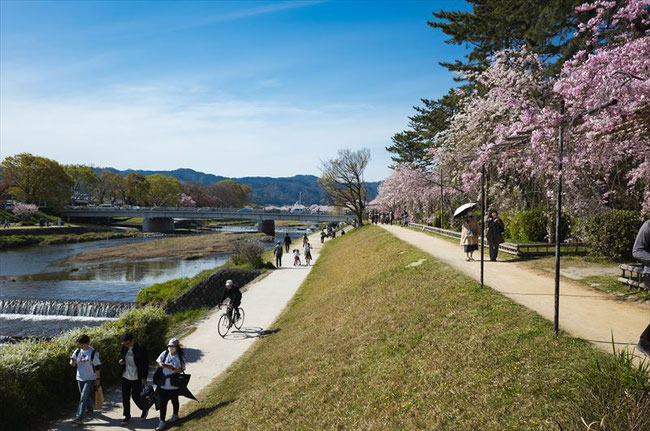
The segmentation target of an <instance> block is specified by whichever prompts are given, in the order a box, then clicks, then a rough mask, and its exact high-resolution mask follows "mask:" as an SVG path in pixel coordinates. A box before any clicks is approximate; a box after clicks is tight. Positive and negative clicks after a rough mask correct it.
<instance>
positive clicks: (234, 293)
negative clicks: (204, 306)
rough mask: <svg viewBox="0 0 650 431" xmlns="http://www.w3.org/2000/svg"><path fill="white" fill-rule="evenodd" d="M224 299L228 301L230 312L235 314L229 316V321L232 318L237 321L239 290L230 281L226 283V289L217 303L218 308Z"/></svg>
mask: <svg viewBox="0 0 650 431" xmlns="http://www.w3.org/2000/svg"><path fill="white" fill-rule="evenodd" d="M226 298H228V299H230V305H231V307H230V312H231V313H232V312H234V313H235V315H234V316H233V315H232V314H231V315H230V320H233V318H234V320H237V319H239V310H238V308H239V306H240V305H241V290H239V286H237V285H235V283H233V282H232V280H227V281H226V288H225V289H224V290H223V295H222V296H221V300H220V301H219V307H221V303H223V301H225V300H226Z"/></svg>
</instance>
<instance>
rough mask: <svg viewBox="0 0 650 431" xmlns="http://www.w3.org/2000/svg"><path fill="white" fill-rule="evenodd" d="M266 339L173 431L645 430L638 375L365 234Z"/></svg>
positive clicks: (403, 247) (325, 256) (313, 276)
mask: <svg viewBox="0 0 650 431" xmlns="http://www.w3.org/2000/svg"><path fill="white" fill-rule="evenodd" d="M419 260H422V262H423V263H421V264H420V265H418V266H409V264H410V263H413V262H417V261H419ZM269 329H281V331H279V332H277V333H275V334H274V335H273V336H272V337H268V338H264V339H261V340H258V342H257V343H256V345H255V347H254V348H253V349H251V350H249V351H248V352H247V353H245V354H244V355H243V356H242V357H241V358H240V359H239V360H238V361H237V362H236V363H235V364H234V365H233V366H232V367H230V369H229V370H228V371H227V372H226V373H224V374H223V375H222V376H220V378H218V379H217V380H215V381H214V382H213V383H212V384H211V385H210V386H209V387H208V388H207V389H206V390H204V391H203V393H202V394H201V397H200V399H201V401H200V403H192V404H190V405H188V406H187V408H186V409H185V414H184V415H182V416H185V417H186V419H185V420H184V421H183V423H182V427H181V429H182V430H192V431H202V430H213V429H216V428H220V429H221V428H224V429H226V428H231V429H244V428H245V429H250V430H258V429H259V430H280V429H283V430H284V429H458V430H466V429H481V430H499V431H501V430H521V429H526V430H549V429H560V428H559V427H558V424H560V427H561V429H564V430H569V429H575V430H580V429H586V428H585V426H584V425H583V424H582V421H581V418H584V420H585V421H586V422H587V423H591V422H593V421H596V422H599V421H601V420H602V421H603V422H602V425H597V426H598V427H597V428H593V426H596V425H593V426H592V429H598V430H605V429H607V430H629V429H639V430H640V429H648V426H650V423H649V422H648V421H650V418H649V417H648V415H647V411H648V408H649V407H650V404H649V403H650V400H649V399H648V396H647V393H648V390H649V388H650V377H649V375H648V367H647V365H642V366H641V367H639V368H635V367H634V366H633V365H632V363H631V360H630V354H629V353H622V354H620V355H616V356H614V355H608V354H606V353H603V352H600V351H599V350H596V349H595V348H594V347H592V346H591V345H590V344H589V343H587V342H586V341H584V340H580V339H576V338H573V337H570V336H567V335H566V334H562V335H561V336H559V337H555V336H553V331H552V327H551V324H550V323H549V322H547V321H546V320H544V319H543V318H541V317H540V316H538V315H537V314H535V313H534V312H532V311H529V310H527V309H525V308H524V307H522V306H520V305H518V304H515V303H514V302H512V301H510V300H508V299H507V298H505V297H503V296H501V295H500V294H498V293H496V292H494V291H492V290H491V289H481V288H480V285H479V284H478V283H476V282H474V281H473V280H471V279H469V278H468V277H466V276H463V275H461V274H460V273H458V272H457V271H455V270H452V269H450V268H449V267H447V266H445V265H443V264H442V263H440V262H438V261H436V260H435V259H433V258H432V257H431V256H429V255H426V254H424V253H423V252H421V251H418V250H417V249H415V248H414V247H411V246H409V245H407V244H405V243H403V242H401V241H399V240H397V239H396V238H394V237H393V236H391V235H390V234H389V233H388V232H385V231H383V230H381V229H379V228H377V227H374V226H367V227H363V228H361V229H355V230H353V231H352V232H350V234H349V235H346V236H345V237H339V238H336V239H334V240H332V241H330V242H328V243H327V245H326V247H325V248H324V249H323V250H322V252H321V254H320V257H319V260H318V261H317V262H316V264H315V266H314V268H313V269H312V271H311V273H310V274H309V276H308V278H307V280H306V281H305V283H304V284H303V285H302V286H301V288H300V290H299V291H298V292H297V294H296V295H295V297H294V298H293V300H292V301H291V303H290V305H289V306H288V308H287V309H286V310H285V312H284V313H283V314H282V315H281V316H280V318H279V319H278V320H277V321H276V322H275V323H274V325H273V327H272V328H269ZM635 427H636V428H635Z"/></svg>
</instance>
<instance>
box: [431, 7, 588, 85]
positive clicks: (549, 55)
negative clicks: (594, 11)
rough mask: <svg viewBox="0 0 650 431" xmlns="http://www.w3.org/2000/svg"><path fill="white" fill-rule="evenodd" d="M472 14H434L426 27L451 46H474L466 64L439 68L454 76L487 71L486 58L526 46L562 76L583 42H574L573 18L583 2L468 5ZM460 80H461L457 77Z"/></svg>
mask: <svg viewBox="0 0 650 431" xmlns="http://www.w3.org/2000/svg"><path fill="white" fill-rule="evenodd" d="M467 2H468V3H470V4H471V5H472V6H473V10H472V11H471V12H462V11H439V12H434V13H433V16H434V18H435V19H434V20H432V21H429V22H428V24H429V25H430V26H431V27H433V28H438V29H440V30H442V32H443V33H445V34H446V35H448V36H449V39H448V40H447V43H450V44H454V45H465V46H468V47H469V46H471V47H472V50H471V51H470V52H469V54H467V55H466V56H465V60H463V61H461V60H456V61H455V62H453V63H448V62H441V63H440V64H441V65H442V66H444V67H446V68H447V69H449V70H452V71H455V72H465V71H477V70H483V69H485V68H486V67H487V65H488V63H489V61H488V57H489V56H490V55H491V54H493V53H495V52H497V51H500V50H502V49H511V48H520V47H521V46H526V47H527V48H529V49H530V50H532V51H533V52H535V53H536V54H539V55H540V56H541V58H542V59H543V60H544V61H545V62H546V63H547V64H549V66H550V68H549V72H550V73H552V74H555V73H558V72H559V70H560V69H559V68H560V66H561V64H562V63H563V62H564V61H565V60H566V59H568V58H569V57H570V56H571V55H573V53H575V52H576V51H577V49H578V47H579V46H581V44H580V42H581V41H580V40H579V39H577V38H572V36H573V34H574V33H575V31H576V29H577V21H576V19H575V18H574V15H573V14H572V12H573V10H574V8H575V7H576V6H577V5H578V4H581V3H582V2H583V0H544V1H540V0H467ZM459 79H462V78H459Z"/></svg>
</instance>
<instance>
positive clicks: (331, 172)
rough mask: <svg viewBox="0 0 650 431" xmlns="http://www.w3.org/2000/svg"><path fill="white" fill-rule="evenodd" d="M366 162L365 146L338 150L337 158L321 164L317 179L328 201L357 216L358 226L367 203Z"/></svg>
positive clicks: (367, 156) (367, 154)
mask: <svg viewBox="0 0 650 431" xmlns="http://www.w3.org/2000/svg"><path fill="white" fill-rule="evenodd" d="M368 162H370V150H369V149H367V148H364V149H361V150H358V151H352V150H348V149H345V150H339V152H338V157H337V158H335V159H331V160H326V161H324V162H323V163H322V164H321V168H320V170H321V176H320V178H319V179H318V182H319V183H320V185H321V186H323V189H324V190H325V193H327V197H328V198H329V200H330V202H331V203H332V204H333V205H334V206H337V207H340V208H347V209H349V210H350V211H352V212H353V213H354V214H355V216H356V217H357V223H358V226H362V225H363V213H364V211H365V209H366V204H367V202H366V201H367V190H366V184H365V181H364V179H363V173H364V171H365V170H366V167H367V166H368Z"/></svg>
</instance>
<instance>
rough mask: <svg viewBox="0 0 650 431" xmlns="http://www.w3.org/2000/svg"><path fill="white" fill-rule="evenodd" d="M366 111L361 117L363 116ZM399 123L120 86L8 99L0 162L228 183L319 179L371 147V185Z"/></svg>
mask: <svg viewBox="0 0 650 431" xmlns="http://www.w3.org/2000/svg"><path fill="white" fill-rule="evenodd" d="M360 106H364V109H360V108H359V107H360ZM395 119H397V122H398V123H399V122H401V121H402V116H401V115H394V113H388V112H384V111H382V110H380V109H377V108H373V109H371V108H369V107H367V106H365V105H346V104H339V105H336V106H335V107H332V106H327V105H321V106H308V107H306V106H297V105H293V104H289V103H285V102H279V101H272V102H269V101H257V100H236V99H230V98H227V97H215V98H213V99H212V100H209V101H205V100H202V101H197V100H193V98H192V97H191V94H190V95H188V94H187V93H185V92H184V91H183V90H182V89H179V88H164V87H159V86H155V85H152V86H147V87H135V86H129V87H126V86H122V87H116V88H112V89H110V90H109V91H106V92H101V93H97V94H87V95H85V96H79V95H77V96H70V97H57V98H56V99H44V98H38V99H34V98H29V99H28V98H14V97H12V98H4V97H3V98H2V110H0V142H1V143H2V145H1V146H0V156H1V157H6V156H8V155H11V154H15V153H18V152H23V151H28V152H32V153H34V154H39V155H43V156H47V157H52V158H54V159H57V160H60V161H61V162H64V163H85V164H92V165H96V166H114V167H117V168H122V169H124V168H140V169H175V168H178V167H190V168H194V169H196V170H200V171H204V172H211V173H215V174H220V175H226V176H253V175H269V176H289V175H294V174H298V173H312V174H317V173H318V161H319V160H320V159H326V158H329V157H332V156H334V155H335V154H336V150H337V149H339V148H343V147H347V148H362V147H369V148H371V150H373V155H374V156H375V160H376V162H374V163H373V165H371V168H370V169H369V171H368V178H370V179H379V178H382V177H383V176H385V174H386V168H385V166H386V163H385V161H382V158H383V157H382V155H381V153H383V147H384V146H385V145H386V143H387V141H388V139H389V137H390V136H391V134H392V133H393V132H394V131H395V130H399V128H400V127H402V126H403V125H402V124H396V120H395Z"/></svg>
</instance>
